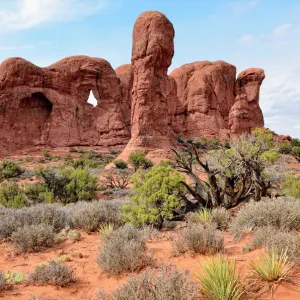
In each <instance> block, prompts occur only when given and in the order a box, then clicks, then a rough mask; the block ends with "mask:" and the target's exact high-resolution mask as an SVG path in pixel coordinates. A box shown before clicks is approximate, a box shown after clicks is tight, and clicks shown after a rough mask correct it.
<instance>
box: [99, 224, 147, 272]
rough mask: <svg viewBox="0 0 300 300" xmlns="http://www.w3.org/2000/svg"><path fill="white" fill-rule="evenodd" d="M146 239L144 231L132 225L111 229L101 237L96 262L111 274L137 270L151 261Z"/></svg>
mask: <svg viewBox="0 0 300 300" xmlns="http://www.w3.org/2000/svg"><path fill="white" fill-rule="evenodd" d="M146 240H147V235H146V234H145V232H144V231H142V230H139V229H137V228H135V227H134V226H132V225H125V226H124V227H121V228H119V229H117V230H115V231H111V232H110V233H109V234H107V235H105V238H104V239H102V241H103V245H101V247H100V249H99V253H98V258H97V263H98V265H99V266H100V267H101V269H102V270H103V271H104V272H107V273H111V274H121V273H124V272H134V271H138V270H140V269H142V268H144V267H145V266H147V265H149V264H151V262H152V258H151V257H150V256H149V255H148V253H147V249H146Z"/></svg>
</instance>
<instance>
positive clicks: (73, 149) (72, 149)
mask: <svg viewBox="0 0 300 300" xmlns="http://www.w3.org/2000/svg"><path fill="white" fill-rule="evenodd" d="M69 152H70V153H74V152H78V150H77V149H75V148H74V147H71V148H70V149H69Z"/></svg>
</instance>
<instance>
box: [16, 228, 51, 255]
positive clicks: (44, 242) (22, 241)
mask: <svg viewBox="0 0 300 300" xmlns="http://www.w3.org/2000/svg"><path fill="white" fill-rule="evenodd" d="M11 240H12V242H13V243H14V244H15V246H16V247H17V248H18V250H20V251H22V252H36V251H38V250H39V249H40V248H41V247H50V246H52V245H53V244H54V232H53V228H52V227H51V226H50V225H44V224H39V225H25V226H24V227H21V228H19V229H18V230H17V231H15V232H13V234H12V236H11Z"/></svg>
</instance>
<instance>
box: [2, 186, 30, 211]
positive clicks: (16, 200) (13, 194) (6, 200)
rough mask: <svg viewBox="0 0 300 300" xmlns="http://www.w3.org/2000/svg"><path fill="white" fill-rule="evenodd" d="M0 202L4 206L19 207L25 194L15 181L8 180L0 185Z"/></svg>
mask: <svg viewBox="0 0 300 300" xmlns="http://www.w3.org/2000/svg"><path fill="white" fill-rule="evenodd" d="M0 203H1V204H2V205H3V206H5V207H11V208H21V207H23V206H24V205H25V196H24V192H23V190H22V189H21V188H19V186H18V184H17V183H16V182H12V181H8V182H4V183H2V185H1V186H0Z"/></svg>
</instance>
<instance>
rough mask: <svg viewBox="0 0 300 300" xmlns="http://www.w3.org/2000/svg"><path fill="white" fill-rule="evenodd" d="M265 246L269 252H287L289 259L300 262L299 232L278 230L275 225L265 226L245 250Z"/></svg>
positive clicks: (258, 231) (278, 253)
mask: <svg viewBox="0 0 300 300" xmlns="http://www.w3.org/2000/svg"><path fill="white" fill-rule="evenodd" d="M261 247H264V248H265V250H266V251H267V252H268V253H271V252H274V253H275V254H277V255H280V254H282V253H283V252H286V254H287V256H288V257H289V259H291V260H293V261H294V262H296V263H297V264H299V263H300V236H299V234H298V233H297V232H289V231H284V230H278V229H276V228H274V227H263V228H260V229H258V230H257V232H256V234H255V236H254V237H253V238H252V240H251V241H250V243H249V244H248V245H246V247H245V248H244V249H243V251H244V252H248V251H252V250H254V249H257V248H261Z"/></svg>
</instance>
